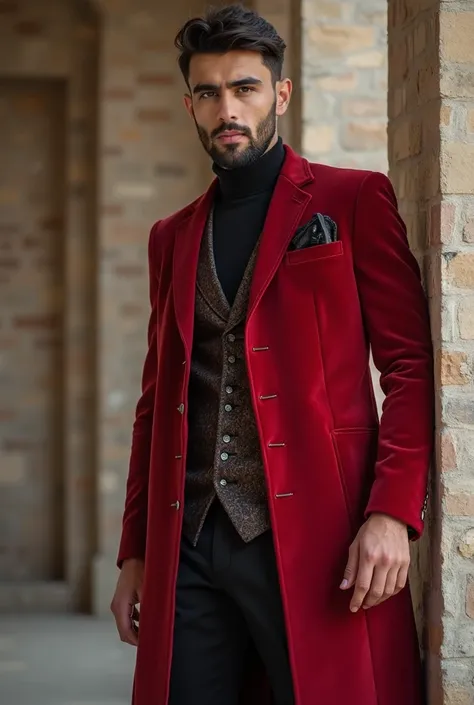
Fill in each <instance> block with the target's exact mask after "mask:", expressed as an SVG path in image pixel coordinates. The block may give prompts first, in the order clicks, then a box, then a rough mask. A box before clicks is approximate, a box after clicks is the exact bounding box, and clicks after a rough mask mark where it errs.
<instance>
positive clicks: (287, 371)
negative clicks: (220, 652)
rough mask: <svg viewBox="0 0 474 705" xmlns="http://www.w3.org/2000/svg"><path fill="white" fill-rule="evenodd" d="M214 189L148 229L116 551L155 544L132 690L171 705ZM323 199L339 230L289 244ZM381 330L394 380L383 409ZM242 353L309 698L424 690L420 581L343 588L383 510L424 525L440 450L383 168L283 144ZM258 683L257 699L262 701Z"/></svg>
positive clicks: (359, 704)
mask: <svg viewBox="0 0 474 705" xmlns="http://www.w3.org/2000/svg"><path fill="white" fill-rule="evenodd" d="M214 186H215V184H213V185H212V186H211V187H210V189H209V190H208V192H207V193H206V194H205V195H204V196H203V197H201V198H200V199H198V200H197V201H195V202H194V203H192V204H191V205H190V206H188V207H186V208H185V209H183V210H182V211H180V212H179V213H176V214H174V215H172V216H171V217H169V218H167V219H165V220H162V221H160V222H158V223H157V224H156V225H155V226H154V227H153V229H152V231H151V235H150V242H149V263H150V283H151V286H150V295H151V304H152V312H151V318H150V325H149V351H148V354H147V356H146V361H145V365H144V372H143V393H142V396H141V398H140V400H139V403H138V407H137V415H136V421H135V424H134V429H133V442H132V452H131V463H130V472H129V478H128V483H127V499H126V507H125V513H124V524H123V534H122V540H121V545H120V550H119V557H118V561H119V565H120V563H121V561H122V560H123V559H124V558H127V557H132V556H135V557H137V556H144V557H145V577H144V587H143V597H142V603H141V619H140V637H139V646H138V653H137V664H136V672H135V683H134V705H166V703H167V697H168V695H167V694H168V683H169V672H170V660H171V653H172V634H173V614H174V593H175V590H174V588H175V580H176V571H177V565H178V554H179V544H180V534H181V523H182V517H183V490H184V477H185V467H186V445H187V443H186V442H187V432H188V429H187V418H186V403H187V389H188V382H189V371H190V358H191V348H192V340H193V314H194V292H195V280H196V267H197V260H198V252H199V244H200V238H201V236H202V233H203V229H204V224H205V221H206V217H207V214H208V211H209V207H210V205H211V202H212V197H213V190H214ZM315 212H321V213H323V214H327V215H329V216H330V217H331V218H332V219H333V220H334V221H335V222H336V223H337V226H338V236H339V239H338V241H336V242H334V243H329V244H325V245H318V246H316V247H313V248H310V249H303V250H296V251H288V245H289V242H290V240H291V238H292V237H293V234H294V232H295V230H296V228H297V226H298V225H300V224H302V223H304V222H306V221H307V220H309V219H310V218H311V216H312V215H313V214H314V213H315ZM369 343H370V345H371V346H372V351H373V357H374V361H375V364H376V366H377V368H378V369H379V370H380V372H381V385H382V388H383V390H384V392H385V394H386V399H385V403H384V407H383V414H382V418H381V421H380V424H379V420H378V416H377V410H376V404H375V400H374V393H373V388H372V384H371V376H370V372H369ZM245 354H246V361H247V367H248V374H249V379H250V388H251V394H252V402H253V406H254V410H255V416H256V422H257V427H258V431H259V435H260V441H261V448H262V454H263V460H264V467H265V476H266V480H267V486H268V498H269V506H270V515H271V520H272V525H273V534H274V542H275V550H276V558H277V565H278V570H279V575H280V581H281V591H282V599H283V605H284V611H285V616H286V625H287V635H288V644H289V652H290V658H291V667H292V671H293V678H294V687H295V694H296V705H322V704H323V705H341V703H350V705H420V702H421V698H420V664H419V657H418V646H417V641H416V632H415V627H414V620H413V614H412V607H411V600H410V592H409V589H408V588H406V589H405V590H403V591H402V592H401V593H399V594H398V595H397V596H396V597H393V598H391V599H389V600H388V601H386V602H385V603H383V604H381V605H380V606H378V607H374V608H372V609H370V610H368V611H364V610H360V611H359V613H357V614H355V615H354V614H352V613H351V612H350V611H349V602H350V597H351V594H352V590H350V591H349V592H346V593H344V592H342V591H341V590H340V589H339V584H340V582H341V580H342V576H343V571H344V568H345V565H346V561H347V557H348V548H349V545H350V543H351V541H352V540H353V538H354V536H355V534H356V532H357V530H358V528H359V527H360V525H361V523H362V522H363V521H364V517H366V516H367V515H368V514H369V513H370V512H385V513H386V514H389V515H392V516H394V517H397V518H398V519H401V520H403V521H404V522H406V523H407V524H409V525H411V526H412V527H414V529H415V530H416V531H417V532H418V533H420V532H421V531H422V526H423V504H424V499H425V492H426V486H427V473H428V467H429V461H430V456H431V452H432V442H433V397H434V393H433V369H432V345H431V337H430V329H429V321H428V313H427V305H426V300H425V297H424V293H423V290H422V286H421V283H420V276H419V268H418V266H417V264H416V260H415V259H414V257H413V255H412V254H411V253H410V250H409V247H408V244H407V239H406V234H405V229H404V226H403V223H402V220H401V219H400V216H399V215H398V212H397V206H396V200H395V196H394V192H393V189H392V187H391V185H390V182H389V180H388V179H387V178H386V177H385V176H384V175H382V174H379V173H374V172H365V171H358V170H350V169H347V170H346V169H337V168H333V167H328V166H322V165H319V164H310V163H308V162H307V161H306V160H305V159H302V158H301V157H299V156H297V155H296V154H295V153H294V152H293V151H292V150H291V149H289V148H286V160H285V163H284V166H283V169H282V172H281V175H280V177H279V179H278V183H277V186H276V188H275V192H274V196H273V199H272V202H271V205H270V209H269V212H268V216H267V220H266V223H265V226H264V233H263V237H262V241H261V245H260V250H259V254H258V259H257V263H256V268H255V273H254V278H253V283H252V288H251V293H250V303H249V309H248V316H247V322H246V330H245ZM274 393H277V394H278V396H277V398H276V399H275V400H274V401H272V402H271V403H270V402H268V401H261V399H260V395H268V394H274ZM181 404H184V413H183V407H181V408H180V405H181ZM280 442H284V443H285V446H284V447H271V446H270V444H272V443H280ZM290 493H291V494H290ZM278 495H289V496H286V497H278ZM255 673H256V672H255ZM257 682H258V679H257V680H254V681H253V683H254V685H255V684H256V683H257ZM250 683H251V681H250V680H249V687H250V690H249V692H248V693H247V694H246V696H245V698H244V700H243V702H244V705H251V704H252V703H254V704H255V705H263V702H264V698H263V697H262V691H258V690H257V688H256V686H255V687H254V686H252V685H250ZM196 705H198V704H196Z"/></svg>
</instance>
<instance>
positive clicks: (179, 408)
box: [178, 403, 184, 414]
mask: <svg viewBox="0 0 474 705" xmlns="http://www.w3.org/2000/svg"><path fill="white" fill-rule="evenodd" d="M178 411H179V413H180V414H184V404H183V403H181V404H180V405H179V406H178Z"/></svg>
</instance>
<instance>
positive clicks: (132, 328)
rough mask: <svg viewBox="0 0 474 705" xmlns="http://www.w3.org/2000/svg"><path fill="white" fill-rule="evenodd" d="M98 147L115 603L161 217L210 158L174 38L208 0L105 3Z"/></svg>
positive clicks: (102, 370)
mask: <svg viewBox="0 0 474 705" xmlns="http://www.w3.org/2000/svg"><path fill="white" fill-rule="evenodd" d="M101 6H102V11H103V15H102V50H101V71H100V73H101V85H100V102H101V121H100V140H99V150H100V155H101V162H100V183H99V191H100V203H99V272H98V278H99V305H98V306H99V322H98V330H99V335H100V337H99V341H98V364H99V395H98V396H99V399H98V406H99V419H98V468H99V478H98V480H99V481H98V488H99V497H98V518H99V527H98V536H99V546H98V555H97V560H96V570H95V581H96V582H95V590H94V594H95V597H94V602H95V610H96V611H97V612H104V611H108V604H109V602H110V596H111V594H112V590H113V583H114V581H115V577H116V571H115V570H114V563H115V557H116V551H117V542H118V538H119V535H120V530H121V519H122V513H123V501H124V493H125V480H126V475H127V471H128V460H129V455H130V440H131V429H132V422H133V416H134V411H135V405H136V401H137V397H138V394H139V390H140V378H141V372H142V364H143V359H144V355H145V349H146V326H147V320H148V315H149V305H148V266H147V244H148V234H149V230H150V227H151V225H152V223H153V222H154V221H155V220H157V219H159V218H161V217H165V216H167V215H169V214H170V213H172V212H173V211H175V210H178V209H180V208H182V207H183V206H184V205H185V204H186V203H188V202H190V201H192V200H193V199H194V198H196V197H197V196H198V195H199V194H200V193H201V192H202V191H203V190H204V189H205V188H206V186H207V184H208V183H209V180H210V178H211V170H210V163H209V160H208V158H207V156H206V154H205V152H204V150H203V148H202V146H201V144H200V143H199V140H198V139H197V136H196V130H195V127H194V124H193V123H192V121H191V120H190V118H189V116H188V114H187V113H186V112H185V109H184V106H183V101H182V97H183V95H184V93H185V84H184V82H183V79H182V77H181V74H180V73H179V70H178V67H177V63H176V50H175V49H174V46H173V38H174V36H175V34H176V32H177V30H178V29H179V27H180V25H181V24H182V23H183V22H184V21H185V20H186V19H187V18H188V17H190V16H193V15H195V14H198V13H199V12H200V11H201V10H202V7H203V6H204V3H203V2H199V1H198V0H196V1H195V2H194V3H192V2H180V3H175V4H174V5H169V6H168V8H167V11H166V12H160V11H158V9H157V7H156V5H154V4H153V3H146V2H141V3H137V4H132V3H130V2H127V3H116V2H112V0H111V1H110V2H103V3H101Z"/></svg>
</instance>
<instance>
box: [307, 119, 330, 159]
mask: <svg viewBox="0 0 474 705" xmlns="http://www.w3.org/2000/svg"><path fill="white" fill-rule="evenodd" d="M335 138H336V130H335V128H334V127H333V126H332V125H311V126H308V127H307V128H306V129H305V131H304V134H303V139H304V142H303V149H304V152H305V153H308V154H325V153H327V152H330V151H331V149H332V147H333V145H334V142H335Z"/></svg>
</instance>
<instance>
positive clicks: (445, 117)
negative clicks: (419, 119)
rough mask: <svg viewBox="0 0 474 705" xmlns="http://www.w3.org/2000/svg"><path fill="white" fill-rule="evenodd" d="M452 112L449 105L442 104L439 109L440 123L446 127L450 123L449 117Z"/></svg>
mask: <svg viewBox="0 0 474 705" xmlns="http://www.w3.org/2000/svg"><path fill="white" fill-rule="evenodd" d="M452 114H453V109H452V108H451V106H450V105H442V106H441V110H440V122H441V125H443V126H444V127H447V126H448V125H450V124H451V117H452Z"/></svg>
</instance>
